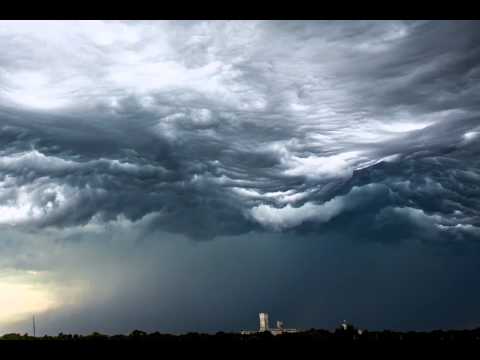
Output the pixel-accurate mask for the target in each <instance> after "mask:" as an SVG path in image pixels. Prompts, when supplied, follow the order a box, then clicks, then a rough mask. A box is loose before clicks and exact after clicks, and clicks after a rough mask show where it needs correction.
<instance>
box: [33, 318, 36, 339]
mask: <svg viewBox="0 0 480 360" xmlns="http://www.w3.org/2000/svg"><path fill="white" fill-rule="evenodd" d="M35 335H36V333H35V315H33V337H35Z"/></svg>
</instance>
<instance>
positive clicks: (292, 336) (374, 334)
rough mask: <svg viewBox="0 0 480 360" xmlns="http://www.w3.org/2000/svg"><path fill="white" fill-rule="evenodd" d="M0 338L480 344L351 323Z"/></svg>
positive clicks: (449, 333) (460, 336) (447, 333)
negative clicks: (249, 330)
mask: <svg viewBox="0 0 480 360" xmlns="http://www.w3.org/2000/svg"><path fill="white" fill-rule="evenodd" d="M0 340H11V341H16V340H20V341H36V342H41V341H55V342H60V341H64V342H78V343H86V342H96V343H98V342H104V343H112V342H115V343H129V342H143V343H162V344H168V345H213V346H216V345H249V344H251V345H264V344H265V345H268V344H270V345H282V344H285V345H309V344H310V345H314V344H347V343H352V344H375V343H380V344H394V343H397V344H417V343H421V344H429V343H431V344H434V343H442V344H448V343H462V344H466V343H470V344H479V345H480V328H477V329H473V330H435V331H430V332H418V331H409V332H398V331H389V330H384V331H366V330H364V331H361V332H359V331H358V330H357V329H355V328H354V327H353V326H349V327H348V328H346V329H344V328H338V329H335V330H334V331H327V330H318V329H310V330H307V331H302V332H298V333H286V334H281V335H276V336H274V335H272V334H270V333H269V332H262V333H253V334H248V335H242V334H239V333H227V332H218V333H216V334H204V333H195V332H191V333H187V334H183V335H173V334H164V333H159V332H154V333H146V332H144V331H140V330H135V331H133V332H132V333H130V334H129V335H105V334H100V333H98V332H94V333H92V334H90V335H77V334H73V335H72V334H63V333H60V334H58V335H57V336H49V335H45V336H41V337H33V336H30V335H28V334H23V335H21V334H14V333H11V334H5V335H3V336H1V337H0Z"/></svg>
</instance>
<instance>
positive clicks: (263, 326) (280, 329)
mask: <svg viewBox="0 0 480 360" xmlns="http://www.w3.org/2000/svg"><path fill="white" fill-rule="evenodd" d="M258 317H259V319H260V328H259V330H258V331H248V330H243V331H241V334H243V335H249V334H254V333H257V332H265V331H269V332H270V333H271V334H272V335H280V334H285V333H296V332H298V330H297V329H286V328H285V327H284V326H283V321H277V327H276V328H273V329H270V324H269V322H268V314H267V313H260V314H258Z"/></svg>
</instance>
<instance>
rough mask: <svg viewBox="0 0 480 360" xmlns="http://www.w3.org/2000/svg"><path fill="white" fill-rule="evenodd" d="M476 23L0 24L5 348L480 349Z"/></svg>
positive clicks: (0, 326) (1, 324) (0, 327)
mask: <svg viewBox="0 0 480 360" xmlns="http://www.w3.org/2000/svg"><path fill="white" fill-rule="evenodd" d="M479 96H480V23H479V22H476V21H471V22H469V21H457V22H441V21H434V22H431V21H415V22H411V21H405V22H402V21H394V22H387V21H376V22H375V21H374V22H365V21H307V22H303V21H288V22H285V21H260V22H258V21H233V22H224V21H215V22H206V21H198V22H196V21H154V22H151V21H150V22H139V21H128V22H116V21H106V22H101V21H99V22H92V21H85V22H78V21H67V22H61V21H54V22H47V21H44V22H16V21H6V22H0V333H2V332H7V331H18V332H22V333H23V332H29V331H31V316H32V314H36V316H37V323H38V333H40V334H43V333H49V334H57V333H59V332H64V333H66V332H77V333H90V332H93V331H102V332H107V333H128V332H130V331H132V330H134V329H142V330H145V331H156V330H158V331H165V332H185V331H208V332H215V331H220V330H223V331H238V330H241V329H255V328H257V326H258V312H260V311H266V312H269V313H270V318H271V320H276V319H281V320H284V322H285V324H286V326H289V327H297V328H311V327H317V328H334V327H336V326H337V325H338V324H339V322H340V321H341V320H343V319H347V320H349V321H351V322H353V323H354V324H356V325H357V326H359V327H364V328H365V327H366V328H370V329H384V328H389V329H399V330H409V329H417V330H425V329H433V328H466V327H468V328H470V327H475V326H480V307H479V306H478V304H479V303H480V289H479V287H478V278H479V276H480V246H479V245H480V119H479V113H480V101H479V99H480V97H479Z"/></svg>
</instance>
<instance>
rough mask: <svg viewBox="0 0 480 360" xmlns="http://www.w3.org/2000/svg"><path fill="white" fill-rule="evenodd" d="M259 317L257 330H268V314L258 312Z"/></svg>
mask: <svg viewBox="0 0 480 360" xmlns="http://www.w3.org/2000/svg"><path fill="white" fill-rule="evenodd" d="M258 317H259V318H260V330H259V331H269V330H270V325H269V324H268V314H267V313H260V314H258Z"/></svg>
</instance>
